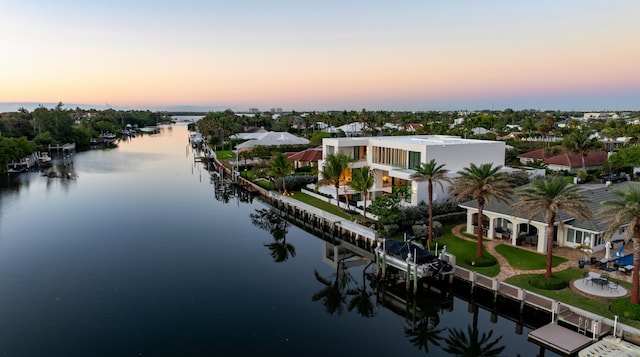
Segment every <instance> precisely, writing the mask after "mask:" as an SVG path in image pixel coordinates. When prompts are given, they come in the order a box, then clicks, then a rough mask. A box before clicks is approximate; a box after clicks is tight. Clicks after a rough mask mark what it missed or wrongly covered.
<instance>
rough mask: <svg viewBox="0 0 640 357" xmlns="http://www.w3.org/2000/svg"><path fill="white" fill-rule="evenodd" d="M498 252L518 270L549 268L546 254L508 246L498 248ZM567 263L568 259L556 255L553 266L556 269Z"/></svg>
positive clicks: (501, 245)
mask: <svg viewBox="0 0 640 357" xmlns="http://www.w3.org/2000/svg"><path fill="white" fill-rule="evenodd" d="M496 251H497V252H498V253H500V254H501V255H502V256H503V257H505V259H507V260H508V261H509V264H511V266H512V267H514V268H516V269H521V270H537V269H545V268H546V267H547V255H546V254H540V253H536V252H531V251H528V250H524V249H520V248H517V247H514V246H510V245H506V244H500V245H498V246H496ZM566 261H567V259H565V258H562V257H558V256H555V255H554V256H553V258H552V264H551V265H552V266H554V267H555V266H558V265H560V264H562V263H564V262H566Z"/></svg>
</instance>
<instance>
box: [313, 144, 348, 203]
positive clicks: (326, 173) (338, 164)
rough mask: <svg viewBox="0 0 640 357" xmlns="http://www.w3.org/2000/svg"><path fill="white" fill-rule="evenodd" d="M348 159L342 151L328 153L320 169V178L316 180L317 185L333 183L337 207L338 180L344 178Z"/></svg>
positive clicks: (338, 201)
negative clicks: (334, 153) (333, 153)
mask: <svg viewBox="0 0 640 357" xmlns="http://www.w3.org/2000/svg"><path fill="white" fill-rule="evenodd" d="M349 161H351V160H350V159H349V157H348V156H347V155H346V154H345V153H343V152H339V153H338V154H336V155H328V156H327V157H326V158H325V162H324V166H323V168H322V171H321V175H322V179H321V180H319V181H318V185H321V186H322V185H333V186H334V187H335V188H336V205H337V206H338V207H340V200H339V198H340V195H339V193H338V189H339V188H340V182H341V181H342V180H343V179H344V170H346V169H347V168H348V167H349Z"/></svg>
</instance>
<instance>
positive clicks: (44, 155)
mask: <svg viewBox="0 0 640 357" xmlns="http://www.w3.org/2000/svg"><path fill="white" fill-rule="evenodd" d="M38 162H39V163H40V165H43V166H46V165H51V156H49V153H48V152H46V151H43V152H41V153H39V154H38Z"/></svg>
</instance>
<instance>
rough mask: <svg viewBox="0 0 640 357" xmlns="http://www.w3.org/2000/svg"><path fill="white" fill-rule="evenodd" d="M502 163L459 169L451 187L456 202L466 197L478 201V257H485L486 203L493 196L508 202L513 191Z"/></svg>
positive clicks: (471, 165) (472, 165) (473, 165)
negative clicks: (484, 223) (484, 219)
mask: <svg viewBox="0 0 640 357" xmlns="http://www.w3.org/2000/svg"><path fill="white" fill-rule="evenodd" d="M501 169H502V166H501V165H498V166H493V164H482V165H480V166H476V165H475V164H470V165H469V166H468V167H465V168H463V169H462V171H458V177H456V178H455V180H454V183H453V186H452V187H451V195H452V196H453V201H454V202H459V201H462V200H466V199H475V200H476V201H477V202H478V253H477V256H478V258H483V257H484V253H483V251H482V250H483V249H482V238H483V231H482V215H483V210H484V205H485V203H487V202H489V200H490V199H491V198H495V199H496V200H498V201H500V202H504V203H506V202H507V201H508V199H509V196H510V195H511V193H512V192H513V184H512V183H511V180H510V179H509V177H508V176H507V175H505V174H504V173H503V172H500V170H501Z"/></svg>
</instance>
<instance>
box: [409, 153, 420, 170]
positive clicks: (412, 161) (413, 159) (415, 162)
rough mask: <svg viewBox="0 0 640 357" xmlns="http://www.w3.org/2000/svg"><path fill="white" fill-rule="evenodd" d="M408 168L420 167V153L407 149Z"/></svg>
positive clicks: (415, 168)
mask: <svg viewBox="0 0 640 357" xmlns="http://www.w3.org/2000/svg"><path fill="white" fill-rule="evenodd" d="M409 168H410V169H412V170H417V169H419V168H420V153H419V152H415V151H409Z"/></svg>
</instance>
